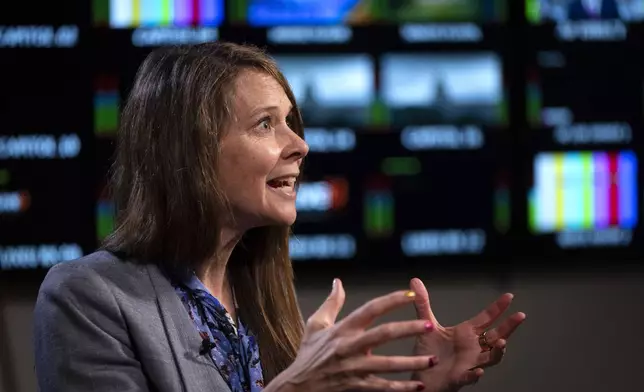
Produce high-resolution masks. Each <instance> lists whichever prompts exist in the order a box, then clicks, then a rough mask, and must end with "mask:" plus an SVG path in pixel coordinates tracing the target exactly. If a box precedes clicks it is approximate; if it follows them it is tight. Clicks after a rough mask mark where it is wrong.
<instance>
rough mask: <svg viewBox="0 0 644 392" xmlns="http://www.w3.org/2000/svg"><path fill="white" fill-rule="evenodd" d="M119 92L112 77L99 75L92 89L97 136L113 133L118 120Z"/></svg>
mask: <svg viewBox="0 0 644 392" xmlns="http://www.w3.org/2000/svg"><path fill="white" fill-rule="evenodd" d="M119 103H120V94H119V90H118V81H117V80H116V78H114V77H108V76H100V77H98V78H97V79H96V82H95V91H94V133H95V134H96V135H97V136H104V135H113V134H115V133H116V130H117V128H118V122H119Z"/></svg>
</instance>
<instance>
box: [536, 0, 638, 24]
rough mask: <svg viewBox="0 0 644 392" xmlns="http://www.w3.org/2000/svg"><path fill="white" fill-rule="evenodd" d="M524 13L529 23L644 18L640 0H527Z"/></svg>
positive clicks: (634, 19)
mask: <svg viewBox="0 0 644 392" xmlns="http://www.w3.org/2000/svg"><path fill="white" fill-rule="evenodd" d="M526 16H527V18H528V20H529V21H530V22H531V23H534V24H539V23H543V22H555V23H558V22H567V21H591V20H621V21H624V22H639V21H642V20H644V1H642V0H526Z"/></svg>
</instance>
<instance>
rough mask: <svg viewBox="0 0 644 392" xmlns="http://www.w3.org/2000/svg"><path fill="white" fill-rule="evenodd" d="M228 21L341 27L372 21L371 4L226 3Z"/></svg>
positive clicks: (360, 0)
mask: <svg viewBox="0 0 644 392" xmlns="http://www.w3.org/2000/svg"><path fill="white" fill-rule="evenodd" d="M229 15H230V19H231V21H232V22H234V23H247V24H249V25H251V26H264V27H268V26H286V25H300V26H302V25H340V24H361V23H368V22H371V21H373V20H374V19H375V18H376V16H377V8H376V4H375V1H373V0H325V1H318V0H238V1H233V2H230V3H229Z"/></svg>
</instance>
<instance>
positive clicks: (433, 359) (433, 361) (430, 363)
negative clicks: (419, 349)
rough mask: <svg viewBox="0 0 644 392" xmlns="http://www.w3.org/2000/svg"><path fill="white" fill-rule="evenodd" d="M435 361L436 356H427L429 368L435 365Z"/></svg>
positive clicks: (436, 360) (436, 361) (436, 359)
mask: <svg viewBox="0 0 644 392" xmlns="http://www.w3.org/2000/svg"><path fill="white" fill-rule="evenodd" d="M437 363H438V358H436V357H431V358H429V367H430V368H432V367H434V366H436V364H437Z"/></svg>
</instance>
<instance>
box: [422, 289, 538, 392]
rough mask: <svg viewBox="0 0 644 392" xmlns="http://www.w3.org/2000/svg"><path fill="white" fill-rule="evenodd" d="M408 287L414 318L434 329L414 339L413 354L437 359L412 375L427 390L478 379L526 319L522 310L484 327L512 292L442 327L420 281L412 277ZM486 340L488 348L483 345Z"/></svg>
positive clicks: (446, 389)
mask: <svg viewBox="0 0 644 392" xmlns="http://www.w3.org/2000/svg"><path fill="white" fill-rule="evenodd" d="M410 288H411V290H412V291H414V292H415V293H416V298H415V302H414V305H415V307H416V313H417V315H418V318H419V319H422V320H428V321H431V322H432V323H433V324H434V332H432V333H431V334H425V335H423V336H420V337H418V338H417V339H416V345H415V347H414V354H415V355H428V354H433V355H436V356H438V358H440V359H439V361H438V364H437V365H436V366H434V367H433V368H432V369H428V370H423V371H420V372H416V373H414V374H413V378H414V379H415V380H419V381H422V382H423V384H424V385H425V387H426V389H425V391H428V392H454V391H458V390H459V389H460V388H461V387H463V386H465V385H469V384H473V383H475V382H476V381H478V380H479V378H480V377H481V376H482V375H483V368H486V367H490V366H494V365H496V364H498V363H499V362H500V361H501V359H502V358H503V354H505V346H506V343H507V339H508V338H509V337H510V335H511V334H512V333H513V332H514V331H515V330H516V328H517V327H518V326H519V325H521V323H522V322H523V320H525V318H526V316H525V314H524V313H520V312H519V313H515V314H513V315H511V316H510V317H508V318H507V319H505V320H504V321H503V322H501V323H500V324H499V325H498V326H497V327H496V328H493V329H489V330H488V328H490V326H491V325H492V324H494V323H495V322H496V321H497V320H498V319H499V318H500V317H501V315H502V314H503V312H505V310H506V309H507V308H508V307H509V306H510V303H511V302H512V297H513V296H512V294H504V295H502V296H501V297H499V299H497V300H496V301H495V302H494V303H493V304H491V305H490V306H489V307H488V308H487V309H485V310H483V311H482V312H481V313H479V314H478V315H476V316H475V317H473V318H471V319H469V320H467V321H464V322H462V323H460V324H458V325H455V326H452V327H443V326H442V325H440V323H439V322H438V320H437V319H436V317H435V316H434V313H433V312H432V308H431V305H430V303H429V294H428V292H427V289H426V288H425V285H424V284H423V282H422V281H421V280H420V279H417V278H415V279H412V281H411V283H410ZM486 331H487V332H486ZM484 332H485V335H483V337H481V334H483V333H484ZM486 342H487V344H488V345H489V347H484V346H485V345H486Z"/></svg>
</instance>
